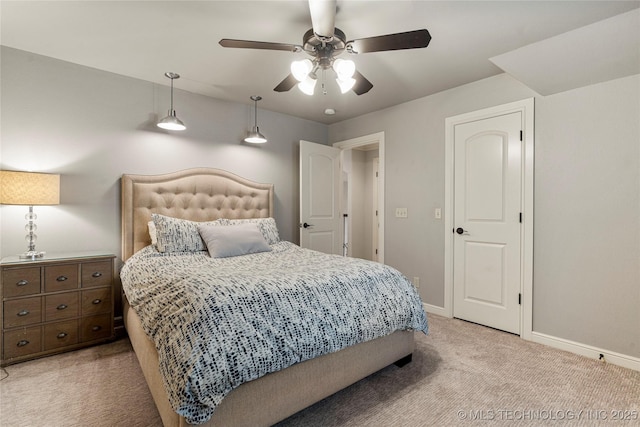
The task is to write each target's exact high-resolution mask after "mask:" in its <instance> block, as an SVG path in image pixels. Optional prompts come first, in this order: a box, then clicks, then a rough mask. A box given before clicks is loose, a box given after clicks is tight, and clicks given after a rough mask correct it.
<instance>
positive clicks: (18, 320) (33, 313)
mask: <svg viewBox="0 0 640 427" xmlns="http://www.w3.org/2000/svg"><path fill="white" fill-rule="evenodd" d="M2 314H3V316H2V324H3V328H5V329H7V328H14V327H16V326H26V325H33V324H34V323H40V322H42V299H41V298H40V297H32V298H22V299H17V300H13V301H5V302H4V306H3V313H2Z"/></svg>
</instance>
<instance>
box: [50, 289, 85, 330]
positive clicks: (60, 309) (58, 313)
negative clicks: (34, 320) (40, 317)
mask: <svg viewBox="0 0 640 427" xmlns="http://www.w3.org/2000/svg"><path fill="white" fill-rule="evenodd" d="M79 314H80V304H79V302H78V292H77V291H76V292H66V293H64V294H55V295H46V296H45V297H44V320H45V322H49V321H51V320H63V319H69V318H71V317H78V315H79Z"/></svg>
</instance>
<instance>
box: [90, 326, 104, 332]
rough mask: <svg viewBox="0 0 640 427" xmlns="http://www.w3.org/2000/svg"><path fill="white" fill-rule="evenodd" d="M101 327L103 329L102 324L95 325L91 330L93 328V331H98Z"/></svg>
mask: <svg viewBox="0 0 640 427" xmlns="http://www.w3.org/2000/svg"><path fill="white" fill-rule="evenodd" d="M100 329H102V326H99V325H96V326H93V327H92V328H91V330H92V331H93V332H98V331H99V330H100Z"/></svg>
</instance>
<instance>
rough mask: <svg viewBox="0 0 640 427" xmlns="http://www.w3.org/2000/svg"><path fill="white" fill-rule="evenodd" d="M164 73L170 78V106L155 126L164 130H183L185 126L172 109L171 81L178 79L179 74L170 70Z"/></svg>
mask: <svg viewBox="0 0 640 427" xmlns="http://www.w3.org/2000/svg"><path fill="white" fill-rule="evenodd" d="M164 75H165V77H167V78H168V79H171V107H170V108H169V113H168V114H167V117H165V118H164V119H162V120H160V121H159V122H158V123H157V126H158V127H159V128H162V129H166V130H185V129H186V128H187V127H186V126H185V125H184V123H182V120H180V119H179V118H178V117H177V116H176V110H174V109H173V81H174V80H175V79H179V78H180V75H179V74H176V73H171V72H168V73H164Z"/></svg>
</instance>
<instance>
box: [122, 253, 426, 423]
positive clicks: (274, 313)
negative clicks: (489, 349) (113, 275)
mask: <svg viewBox="0 0 640 427" xmlns="http://www.w3.org/2000/svg"><path fill="white" fill-rule="evenodd" d="M271 248H272V251H271V252H263V253H258V254H251V255H244V256H237V257H232V258H211V257H209V255H208V253H207V252H195V253H179V254H175V253H174V254H161V253H159V252H158V251H157V250H156V249H155V248H154V247H152V246H148V247H146V248H145V249H142V250H141V251H139V252H138V253H136V254H135V255H133V256H132V257H131V258H130V259H129V260H128V261H127V262H126V263H125V265H124V266H123V268H122V271H121V273H120V276H121V278H122V286H123V289H124V291H125V293H126V296H127V298H128V300H129V303H130V305H131V307H133V309H134V310H135V311H136V313H137V314H138V315H139V317H140V319H141V321H142V326H143V328H144V330H145V331H146V333H147V335H148V336H149V337H150V338H151V339H152V340H153V341H154V342H155V346H156V348H157V349H158V355H159V359H160V371H161V374H162V376H163V378H164V382H165V386H166V388H167V393H168V395H169V400H170V402H171V405H172V406H173V408H174V409H175V410H176V412H177V413H178V414H180V415H182V416H184V417H185V418H186V420H187V421H188V422H189V423H194V424H200V423H204V422H206V421H208V420H209V418H211V415H212V414H213V412H214V410H215V408H216V406H217V405H218V404H219V403H220V402H221V401H222V399H223V398H224V396H225V395H227V394H228V393H229V392H230V391H231V390H232V389H233V388H235V387H237V386H239V385H240V384H242V383H244V382H247V381H251V380H254V379H256V378H259V377H261V376H263V375H265V374H267V373H269V372H275V371H278V370H281V369H284V368H286V367H288V366H291V365H293V364H295V363H298V362H302V361H304V360H307V359H312V358H314V357H316V356H319V355H322V354H327V353H331V352H335V351H338V350H340V349H342V348H345V347H348V346H350V345H353V344H357V343H360V342H363V341H368V340H372V339H374V338H378V337H381V336H384V335H387V334H390V333H392V332H394V331H396V330H406V329H414V330H418V331H423V332H424V333H427V319H426V315H425V312H424V310H423V308H422V302H421V301H420V297H419V296H418V295H417V293H416V291H415V289H414V287H413V286H412V284H411V283H410V282H409V281H408V280H407V279H406V278H405V277H404V276H402V275H401V274H400V273H399V272H398V271H397V270H395V269H393V268H390V267H388V266H385V265H383V264H380V263H375V262H370V261H364V260H361V259H356V258H346V257H341V256H335V255H327V254H323V253H320V252H315V251H311V250H307V249H302V248H300V247H298V246H296V245H294V244H293V243H290V242H279V243H276V244H274V245H272V246H271Z"/></svg>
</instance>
